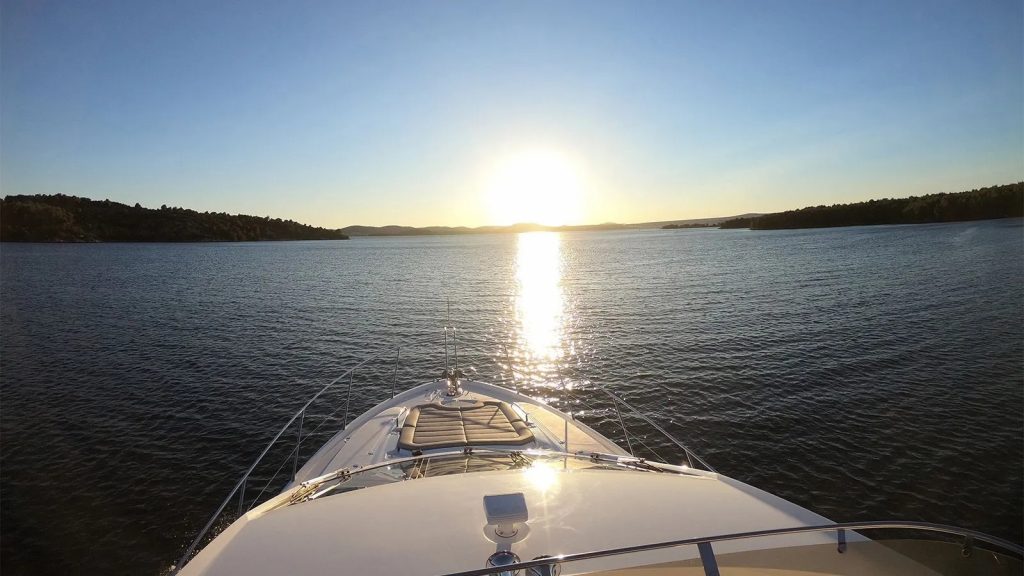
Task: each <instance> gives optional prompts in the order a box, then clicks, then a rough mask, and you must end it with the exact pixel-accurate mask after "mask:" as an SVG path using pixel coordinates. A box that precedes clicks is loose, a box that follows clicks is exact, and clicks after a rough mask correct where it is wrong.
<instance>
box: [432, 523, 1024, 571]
mask: <svg viewBox="0 0 1024 576" xmlns="http://www.w3.org/2000/svg"><path fill="white" fill-rule="evenodd" d="M893 529H897V530H898V529H905V530H922V531H925V532H938V533H943V534H952V535H955V536H962V537H964V538H966V539H973V540H978V541H981V542H987V543H988V544H993V545H995V546H998V547H1000V548H1002V549H1004V550H1008V551H1011V552H1013V553H1015V554H1018V555H1022V556H1024V546H1021V545H1019V544H1014V543H1013V542H1010V541H1009V540H1004V539H1002V538H999V537H997V536H990V535H988V534H985V533H984V532H978V531H977V530H971V529H969V528H958V527H956V526H949V525H947V524H933V523H930V522H915V521H898V520H876V521H868V522H840V523H837V524H820V525H816V526H795V527H792V528H773V529H769V530H754V531H751V532H734V533H732V534H720V535H716V536H702V537H699V538H685V539H682V540H668V541H665V542H653V543H649V544H639V545H636V546H624V547H621V548H607V549H605V550H594V551H590V552H578V553H575V554H564V555H561V556H551V557H541V558H537V559H534V560H529V561H526V562H519V563H516V564H509V565H506V566H498V567H489V568H480V569H477V570H466V571H463V572H451V573H447V574H445V575H444V576H486V575H489V574H499V573H509V574H514V573H515V571H516V570H526V569H529V568H535V567H540V566H550V565H551V564H565V563H568V562H578V561H581V560H591V559H594V558H604V557H607V556H620V555H622V554H633V553H636V552H647V551H650V550H661V549H664V548H675V547H678V546H694V545H696V546H700V545H702V544H710V543H713V542H723V541H729V540H744V539H748V538H763V537H766V536H782V535H786V534H805V533H811V532H831V531H833V530H835V531H837V539H839V540H840V541H841V540H842V539H843V536H842V534H844V531H845V530H893ZM701 562H702V564H703V565H704V567H705V569H707V568H708V567H709V561H708V559H705V558H704V556H703V554H702V556H701ZM713 562H714V554H713V553H712V555H711V557H710V563H713Z"/></svg>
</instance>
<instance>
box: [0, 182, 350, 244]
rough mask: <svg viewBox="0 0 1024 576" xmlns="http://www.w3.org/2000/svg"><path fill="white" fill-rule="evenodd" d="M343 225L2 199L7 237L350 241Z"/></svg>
mask: <svg viewBox="0 0 1024 576" xmlns="http://www.w3.org/2000/svg"><path fill="white" fill-rule="evenodd" d="M347 239H348V236H346V235H345V234H344V233H342V232H341V231H339V230H330V229H327V228H317V227H314V226H308V225H306V224H299V223H298V222H293V221H291V220H281V219H280V218H270V217H262V218H261V217H259V216H245V215H241V214H237V215H232V214H225V213H222V212H197V211H195V210H189V209H186V208H168V207H167V206H161V207H160V208H159V209H153V208H143V207H142V206H140V205H139V204H136V205H135V206H129V205H127V204H121V203H119V202H111V201H110V200H90V199H88V198H79V197H77V196H65V195H63V194H54V195H34V196H7V197H5V198H3V199H2V200H0V241H3V242H218V241H219V242H230V241H236V242H237V241H251V240H347Z"/></svg>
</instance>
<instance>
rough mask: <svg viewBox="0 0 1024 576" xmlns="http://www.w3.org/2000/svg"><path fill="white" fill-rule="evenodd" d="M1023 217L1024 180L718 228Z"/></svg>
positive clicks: (769, 216)
mask: <svg viewBox="0 0 1024 576" xmlns="http://www.w3.org/2000/svg"><path fill="white" fill-rule="evenodd" d="M1022 216H1024V182H1016V183H1014V184H1004V185H1001V186H989V187H987V188H977V189H974V190H969V191H966V192H955V193H938V194H927V195H925V196H911V197H909V198H883V199H881V200H868V201H866V202H856V203H853V204H833V205H832V206H811V207H808V208H801V209H799V210H788V211H786V212H776V213H773V214H762V215H760V216H747V217H742V218H733V219H731V220H726V221H725V222H722V224H721V226H720V228H723V229H727V228H750V229H751V230H783V229H794V228H833V227H840V226H871V225H877V224H927V223H931V222H961V221H967V220H990V219H995V218H1020V217H1022Z"/></svg>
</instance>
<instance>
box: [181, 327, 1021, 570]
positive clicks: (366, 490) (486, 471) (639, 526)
mask: <svg viewBox="0 0 1024 576" xmlns="http://www.w3.org/2000/svg"><path fill="white" fill-rule="evenodd" d="M456 336H457V332H456V331H455V329H454V328H450V327H445V329H444V362H443V368H441V366H442V364H441V363H440V359H438V368H439V370H438V371H439V372H440V375H439V376H436V377H433V378H430V377H429V376H428V377H427V378H426V381H424V382H421V383H417V384H415V385H412V386H411V387H409V388H408V389H405V390H404V391H399V385H398V364H399V358H400V351H401V349H398V350H397V351H396V353H395V369H394V375H393V377H390V378H381V379H380V380H381V390H383V391H384V392H383V393H384V394H385V395H387V391H388V388H389V386H388V384H390V395H389V397H386V398H385V399H384V400H383V401H381V402H379V403H378V404H376V405H375V406H373V407H372V408H370V409H369V410H367V411H365V412H364V413H362V414H361V415H359V416H357V417H355V418H353V419H351V420H349V414H348V412H349V409H350V407H351V400H352V389H353V386H352V382H353V374H354V373H355V371H356V370H358V369H360V368H362V367H364V366H365V364H366V362H367V361H363V362H362V363H360V364H358V365H356V366H354V367H353V368H351V369H350V370H349V371H347V372H346V373H344V374H342V375H341V376H339V377H338V378H337V379H335V380H334V381H332V382H330V383H329V384H327V385H326V386H324V387H323V388H322V389H320V390H319V392H317V393H316V394H315V395H313V397H311V398H310V399H309V400H308V401H307V402H306V403H305V405H303V406H302V407H301V408H300V409H299V410H298V411H297V412H296V413H295V414H294V416H293V417H292V418H291V420H290V421H288V423H287V424H285V426H284V427H283V428H281V430H280V431H279V432H278V433H277V434H276V435H275V436H274V437H273V438H272V440H271V441H270V442H269V444H267V445H266V447H265V448H264V449H263V451H262V452H261V453H260V454H259V456H258V458H256V461H255V462H254V463H253V465H252V466H250V467H249V469H248V470H247V471H245V472H244V473H243V474H242V477H241V479H240V480H239V481H238V482H237V483H236V484H235V485H234V488H233V489H232V490H231V492H230V493H229V494H228V495H227V497H226V498H225V499H224V501H223V502H222V503H221V505H220V506H219V508H218V509H217V510H216V511H215V513H214V514H213V517H212V518H211V519H210V520H209V522H208V523H207V524H206V525H205V527H203V528H202V529H201V530H200V531H199V534H198V536H197V537H196V538H195V539H194V540H193V541H192V543H191V544H190V545H189V546H187V548H186V549H185V550H184V553H183V554H182V556H181V558H180V559H179V560H178V562H177V563H176V564H175V565H174V566H173V567H172V568H171V571H170V572H171V573H172V574H180V575H181V576H199V575H241V574H245V575H258V574H308V575H323V574H359V575H403V576H405V575H441V574H448V575H456V576H478V575H480V576H482V575H484V574H503V575H513V574H518V575H522V576H553V575H559V574H560V575H561V576H569V575H572V574H614V575H640V574H645V575H646V574H650V575H670V574H671V575H676V574H679V575H690V574H694V575H699V574H703V575H707V576H714V575H719V574H729V575H747V574H765V573H768V574H774V575H787V574H802V575H808V574H849V575H853V574H921V575H926V574H927V575H932V574H1020V573H1021V570H1022V563H1021V558H1022V555H1024V547H1022V546H1020V545H1019V544H1017V543H1014V542H1009V541H1007V540H1004V539H1001V538H998V537H994V536H990V535H987V534H985V533H982V532H979V531H976V530H973V529H967V528H958V527H954V526H947V525H940V524H931V523H925V522H916V521H892V520H883V521H875V522H833V521H832V520H830V519H828V518H825V517H823V516H820V515H818V514H816V513H814V512H812V511H810V510H808V509H805V508H803V507H800V506H798V505H796V504H794V503H792V502H789V501H787V500H785V499H783V498H780V497H778V496H775V495H773V494H770V493H768V492H765V491H763V490H760V489H758V488H756V487H753V486H750V485H747V484H745V483H743V482H741V481H739V480H736V479H733V478H730V477H728V476H726V475H724V474H720V473H718V472H716V471H715V469H714V468H713V467H712V466H711V465H709V464H708V463H707V462H705V461H704V460H703V459H702V458H700V456H698V455H697V454H696V453H694V451H692V450H691V449H690V448H688V447H687V445H686V444H685V443H684V442H682V441H680V440H679V439H677V438H675V437H673V436H672V435H671V434H669V433H668V431H667V430H665V428H664V427H663V426H661V425H660V424H659V423H658V422H656V421H654V420H653V419H652V418H651V417H650V416H649V415H647V414H644V413H642V412H641V411H639V410H637V409H636V408H634V407H632V406H631V405H629V404H628V402H626V400H625V399H623V398H621V397H619V396H618V395H616V394H615V393H614V392H612V391H610V390H606V389H604V388H601V387H597V388H595V389H592V391H593V392H594V393H597V394H601V396H602V397H603V398H604V399H605V400H606V401H607V403H608V404H609V405H611V406H613V407H614V408H613V409H614V416H615V420H617V423H618V424H620V425H621V432H622V440H621V441H620V442H616V441H613V440H612V439H610V438H609V437H608V436H606V435H603V434H601V433H599V432H598V431H596V430H595V429H593V428H591V427H590V426H588V425H586V424H584V423H583V422H581V421H580V420H579V419H578V418H576V417H575V416H574V415H573V413H572V412H571V411H567V412H563V411H562V410H559V409H556V408H554V407H552V406H551V405H550V404H549V403H548V402H545V401H543V400H542V399H538V398H534V397H531V396H529V395H527V394H525V393H523V392H522V391H520V390H519V382H518V381H517V379H516V371H515V369H514V367H512V366H511V363H510V362H509V363H508V365H507V368H508V369H509V370H510V371H511V374H512V377H511V383H510V382H509V381H508V380H504V381H502V382H498V383H495V382H488V381H485V380H484V379H478V378H476V377H475V375H473V374H472V371H471V370H470V369H468V368H461V367H460V365H459V360H458V354H459V352H458V348H459V340H458V339H457V338H456ZM449 343H453V344H454V350H455V354H454V362H449V351H450V346H449ZM494 349H498V348H494ZM439 356H440V355H439ZM506 356H507V352H506ZM467 373H468V374H467ZM388 380H391V381H390V382H388ZM346 381H347V382H348V387H347V389H346V390H345V393H344V394H342V395H337V394H333V395H331V396H330V398H331V399H330V400H325V399H327V398H328V397H327V396H326V395H325V393H326V392H328V391H329V390H333V391H339V390H340V389H341V387H342V386H343V385H344V383H345V382H346ZM561 388H562V391H563V393H568V392H569V391H570V389H571V388H570V387H568V386H566V385H565V384H564V382H563V384H562V386H561ZM342 398H343V399H344V400H342ZM318 401H319V402H325V401H326V404H327V405H328V406H329V408H330V409H331V410H332V412H331V414H330V416H328V417H326V418H323V419H322V422H321V424H320V425H318V426H316V427H313V425H312V424H311V416H312V414H313V412H314V408H313V406H314V405H315V403H316V402H318ZM571 405H572V404H571V403H566V404H565V406H571ZM342 410H343V411H344V417H343V418H341V417H339V416H337V414H338V413H339V412H341V411H342ZM624 416H625V417H628V418H629V419H631V420H635V421H639V422H642V423H643V425H644V426H645V430H646V431H648V432H650V431H656V432H657V433H660V434H662V435H664V436H665V439H666V440H665V443H666V444H668V445H671V446H674V447H675V448H676V449H678V452H679V457H678V459H677V460H675V461H659V460H658V459H654V458H650V457H649V456H647V453H645V452H644V451H643V447H644V446H645V445H646V443H647V442H648V441H649V438H646V439H645V434H637V433H633V434H631V433H630V431H629V427H627V426H626V425H625V420H626V418H625V417H624ZM325 423H326V424H327V425H328V426H337V427H338V431H337V432H336V433H334V434H332V435H330V436H329V439H328V440H327V441H326V442H325V443H323V445H322V446H320V447H319V448H315V447H313V448H315V451H314V452H313V453H312V454H311V455H310V456H309V457H308V458H303V459H302V460H303V461H302V462H301V465H300V453H302V449H301V447H302V446H303V445H304V442H305V444H306V448H307V450H309V449H310V447H309V446H308V442H309V438H311V437H314V436H315V435H316V434H315V433H316V432H319V430H320V426H323V425H324V424H325ZM320 434H323V433H322V432H320ZM288 444H292V445H293V448H292V449H290V450H287V451H282V450H281V448H280V447H281V446H282V445H288ZM275 450H276V452H274V451H275ZM272 452H273V453H275V454H276V455H277V456H279V457H280V456H281V455H282V454H283V456H284V457H283V460H282V461H281V463H280V465H278V466H277V472H275V473H274V475H273V477H270V480H268V481H267V482H266V483H264V484H263V489H262V490H259V494H258V495H257V496H255V497H253V493H254V492H256V487H257V485H258V484H260V483H262V481H263V479H264V477H263V476H258V474H256V473H255V472H254V471H255V470H257V467H258V466H259V465H261V463H264V462H265V461H266V460H267V456H268V454H270V453H272ZM282 470H283V471H284V474H285V475H286V476H288V478H287V480H286V481H285V483H284V486H283V488H282V489H281V490H280V491H279V492H277V493H276V494H266V492H267V487H268V486H270V485H271V483H272V481H273V479H274V478H277V477H278V476H279V475H280V474H281V471H282ZM257 480H259V481H257Z"/></svg>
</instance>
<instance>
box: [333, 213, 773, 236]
mask: <svg viewBox="0 0 1024 576" xmlns="http://www.w3.org/2000/svg"><path fill="white" fill-rule="evenodd" d="M754 215H755V216H757V214H754ZM743 216H751V215H750V214H744V215H743ZM730 218H739V216H725V217H720V218H697V219H693V220H665V221H661V222H641V223H639V224H618V223H616V222H605V223H603V224H581V225H576V226H545V225H543V224H532V223H528V222H523V223H519V224H511V225H509V226H479V227H476V228H467V227H466V226H455V227H451V226H425V227H423V228H415V227H412V226H395V225H390V226H347V227H345V228H342V229H341V232H344V233H345V234H348V235H349V236H429V235H447V234H495V233H517V232H538V231H544V232H580V231H595V230H635V229H648V228H650V229H655V228H663V227H665V226H666V225H675V226H676V227H681V228H686V227H690V226H688V225H691V224H696V225H700V226H717V225H718V224H719V223H720V222H723V221H725V220H729V219H730Z"/></svg>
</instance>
